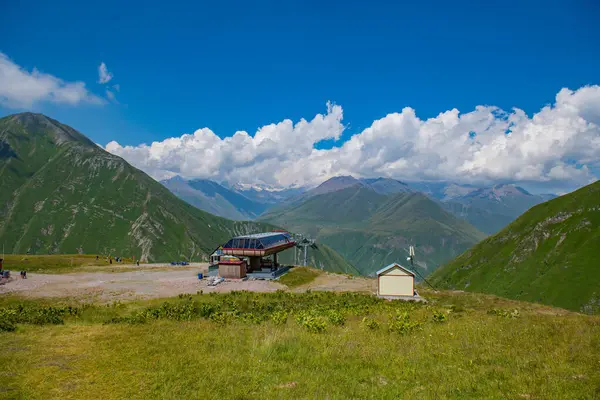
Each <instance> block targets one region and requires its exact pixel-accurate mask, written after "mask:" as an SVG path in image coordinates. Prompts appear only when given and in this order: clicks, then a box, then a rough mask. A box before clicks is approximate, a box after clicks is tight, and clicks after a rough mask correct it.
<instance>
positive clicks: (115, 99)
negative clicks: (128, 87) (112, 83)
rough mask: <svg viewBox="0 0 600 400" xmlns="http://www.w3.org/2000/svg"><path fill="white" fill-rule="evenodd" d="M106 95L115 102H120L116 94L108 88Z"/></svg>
mask: <svg viewBox="0 0 600 400" xmlns="http://www.w3.org/2000/svg"><path fill="white" fill-rule="evenodd" d="M106 97H107V98H108V99H109V100H110V101H112V102H113V103H118V101H117V98H116V97H115V94H114V93H113V92H112V91H110V90H109V89H106Z"/></svg>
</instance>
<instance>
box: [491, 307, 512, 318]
mask: <svg viewBox="0 0 600 400" xmlns="http://www.w3.org/2000/svg"><path fill="white" fill-rule="evenodd" d="M488 314H491V315H496V316H498V317H503V318H518V317H519V310H517V309H516V308H515V309H514V310H512V311H508V310H504V309H502V308H494V309H491V310H490V311H488Z"/></svg>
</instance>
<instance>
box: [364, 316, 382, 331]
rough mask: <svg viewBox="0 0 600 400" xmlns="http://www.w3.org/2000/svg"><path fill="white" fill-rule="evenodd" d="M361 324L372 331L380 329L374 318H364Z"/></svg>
mask: <svg viewBox="0 0 600 400" xmlns="http://www.w3.org/2000/svg"><path fill="white" fill-rule="evenodd" d="M361 324H362V325H363V326H365V327H367V328H369V329H370V330H372V331H374V330H377V329H379V322H377V321H375V320H374V319H372V318H367V317H364V318H363V319H362V321H361Z"/></svg>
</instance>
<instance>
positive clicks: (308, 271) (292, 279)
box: [278, 267, 322, 289]
mask: <svg viewBox="0 0 600 400" xmlns="http://www.w3.org/2000/svg"><path fill="white" fill-rule="evenodd" d="M321 273H322V272H321V271H319V270H316V269H313V268H308V267H294V268H292V269H291V270H290V272H288V273H287V274H285V275H284V276H282V277H281V278H279V279H278V282H279V283H282V284H284V285H286V286H287V287H289V288H290V289H292V288H295V287H298V286H302V285H306V284H308V283H311V282H312V281H314V280H315V278H316V277H317V276H319V275H321Z"/></svg>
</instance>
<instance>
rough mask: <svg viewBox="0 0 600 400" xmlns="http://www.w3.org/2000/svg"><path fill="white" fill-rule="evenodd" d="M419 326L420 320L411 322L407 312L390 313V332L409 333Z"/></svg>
mask: <svg viewBox="0 0 600 400" xmlns="http://www.w3.org/2000/svg"><path fill="white" fill-rule="evenodd" d="M420 327H421V323H420V322H413V321H411V320H410V316H409V315H408V312H406V311H404V312H397V313H396V315H390V322H389V325H388V328H389V330H390V331H391V332H396V333H400V334H404V333H409V332H411V331H413V330H415V329H419V328H420Z"/></svg>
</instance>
